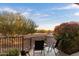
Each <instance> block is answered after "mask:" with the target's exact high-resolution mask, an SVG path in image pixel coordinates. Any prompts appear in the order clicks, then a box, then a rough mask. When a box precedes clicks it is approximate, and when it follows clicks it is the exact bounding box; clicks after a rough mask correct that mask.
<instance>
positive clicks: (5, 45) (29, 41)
mask: <svg viewBox="0 0 79 59" xmlns="http://www.w3.org/2000/svg"><path fill="white" fill-rule="evenodd" d="M47 38H52V37H49V36H48V37H46V36H36V37H30V38H24V37H23V36H20V37H0V53H2V52H5V51H8V50H9V49H12V48H16V49H18V50H20V51H21V50H23V49H26V48H27V49H31V47H32V46H33V44H34V40H40V39H43V40H45V39H47Z"/></svg>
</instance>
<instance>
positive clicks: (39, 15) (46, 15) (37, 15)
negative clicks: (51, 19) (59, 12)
mask: <svg viewBox="0 0 79 59" xmlns="http://www.w3.org/2000/svg"><path fill="white" fill-rule="evenodd" d="M33 16H35V17H48V16H50V15H49V14H40V13H36V14H33Z"/></svg>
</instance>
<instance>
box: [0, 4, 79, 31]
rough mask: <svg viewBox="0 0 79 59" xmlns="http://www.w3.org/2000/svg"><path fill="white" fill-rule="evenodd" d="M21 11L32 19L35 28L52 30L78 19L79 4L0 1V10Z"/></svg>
mask: <svg viewBox="0 0 79 59" xmlns="http://www.w3.org/2000/svg"><path fill="white" fill-rule="evenodd" d="M2 11H7V12H13V13H21V14H22V15H24V16H26V18H30V19H32V20H33V21H34V22H35V23H36V24H37V25H38V28H37V29H47V30H53V29H54V27H55V26H57V25H59V24H61V23H64V22H70V21H75V22H78V21H79V6H78V5H76V4H72V3H0V12H2Z"/></svg>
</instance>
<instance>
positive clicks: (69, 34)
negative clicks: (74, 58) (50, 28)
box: [53, 22, 79, 54]
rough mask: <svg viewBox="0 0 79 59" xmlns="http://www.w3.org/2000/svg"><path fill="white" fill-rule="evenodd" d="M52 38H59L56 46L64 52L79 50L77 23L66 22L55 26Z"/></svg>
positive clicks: (70, 52)
mask: <svg viewBox="0 0 79 59" xmlns="http://www.w3.org/2000/svg"><path fill="white" fill-rule="evenodd" d="M53 35H54V38H55V39H56V40H60V42H59V44H58V46H57V48H58V49H60V50H61V51H62V52H64V53H66V54H72V53H75V52H77V51H79V23H77V22H68V23H63V24H60V25H59V26H56V27H55V29H54V32H53Z"/></svg>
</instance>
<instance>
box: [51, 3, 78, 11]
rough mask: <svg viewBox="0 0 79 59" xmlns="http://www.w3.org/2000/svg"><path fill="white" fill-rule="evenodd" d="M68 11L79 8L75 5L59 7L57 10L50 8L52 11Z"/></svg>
mask: <svg viewBox="0 0 79 59" xmlns="http://www.w3.org/2000/svg"><path fill="white" fill-rule="evenodd" d="M54 9H55V10H69V9H79V6H78V5H76V4H69V5H67V6H63V7H59V8H52V10H54Z"/></svg>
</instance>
